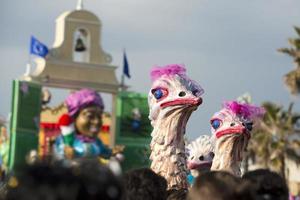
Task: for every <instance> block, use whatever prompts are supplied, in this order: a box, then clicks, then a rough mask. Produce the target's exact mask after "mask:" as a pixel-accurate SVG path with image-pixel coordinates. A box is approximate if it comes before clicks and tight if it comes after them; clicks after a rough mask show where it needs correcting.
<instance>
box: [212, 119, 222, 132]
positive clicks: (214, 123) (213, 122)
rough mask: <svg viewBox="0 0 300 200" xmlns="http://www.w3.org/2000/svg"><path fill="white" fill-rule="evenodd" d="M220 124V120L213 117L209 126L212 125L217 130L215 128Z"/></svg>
mask: <svg viewBox="0 0 300 200" xmlns="http://www.w3.org/2000/svg"><path fill="white" fill-rule="evenodd" d="M220 125H221V120H219V119H213V120H212V121H211V126H212V127H213V128H214V129H215V130H217V129H218V128H219V127H220Z"/></svg>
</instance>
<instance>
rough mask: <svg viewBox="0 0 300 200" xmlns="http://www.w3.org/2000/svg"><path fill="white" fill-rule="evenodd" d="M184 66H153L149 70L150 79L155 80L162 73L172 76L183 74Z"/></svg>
mask: <svg viewBox="0 0 300 200" xmlns="http://www.w3.org/2000/svg"><path fill="white" fill-rule="evenodd" d="M185 72H186V69H185V66H184V65H180V64H170V65H166V66H163V67H160V66H155V67H153V68H152V70H151V72H150V76H151V79H152V81H155V80H157V79H158V78H160V77H161V76H163V75H167V76H173V75H175V74H177V75H181V76H185Z"/></svg>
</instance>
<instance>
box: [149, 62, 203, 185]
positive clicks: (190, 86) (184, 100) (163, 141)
mask: <svg viewBox="0 0 300 200" xmlns="http://www.w3.org/2000/svg"><path fill="white" fill-rule="evenodd" d="M185 72H186V69H185V68H184V66H183V65H167V66H165V67H155V68H154V69H153V70H152V71H151V78H152V81H153V84H152V87H151V89H150V91H149V95H148V103H149V109H150V112H149V119H150V120H151V125H152V126H153V131H152V134H151V136H152V141H151V150H152V153H151V156H150V159H151V160H152V165H151V168H152V169H153V170H154V171H155V172H156V173H158V174H161V175H162V176H164V177H165V178H166V179H167V181H168V187H169V189H170V188H176V189H180V188H182V187H186V186H185V185H187V184H186V180H184V179H186V177H185V176H186V161H185V148H184V140H183V135H184V133H185V127H186V123H187V121H188V119H189V117H190V115H191V113H192V112H193V111H194V110H196V109H197V107H198V106H199V105H200V104H201V103H202V98H201V97H200V96H201V95H202V94H203V89H202V88H201V87H200V85H198V84H197V83H196V82H195V81H193V80H191V79H190V78H188V77H187V76H186V74H185ZM178 177H179V178H178Z"/></svg>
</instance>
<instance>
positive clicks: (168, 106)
mask: <svg viewBox="0 0 300 200" xmlns="http://www.w3.org/2000/svg"><path fill="white" fill-rule="evenodd" d="M185 72H186V69H185V67H184V66H183V65H177V64H174V65H167V66H164V67H154V68H153V69H152V71H151V78H152V81H153V84H152V87H151V89H150V92H149V95H148V103H149V107H150V114H149V118H150V120H151V122H152V124H153V123H155V121H156V120H157V118H158V117H159V116H161V115H162V114H167V113H168V112H167V111H170V110H172V109H174V108H182V109H184V108H187V107H194V108H195V109H196V108H197V107H198V106H199V105H200V104H201V103H202V98H201V95H202V94H203V92H204V91H203V89H202V88H201V86H200V85H199V84H197V83H196V82H195V81H193V80H191V79H190V78H188V77H187V76H186V74H185ZM162 111H163V112H162ZM164 111H165V112H164Z"/></svg>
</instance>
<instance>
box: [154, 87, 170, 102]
mask: <svg viewBox="0 0 300 200" xmlns="http://www.w3.org/2000/svg"><path fill="white" fill-rule="evenodd" d="M151 93H152V94H153V96H154V97H155V98H156V99H157V100H158V99H161V98H162V97H164V96H166V95H167V94H168V92H167V90H166V89H163V88H156V89H153V90H152V91H151Z"/></svg>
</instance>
